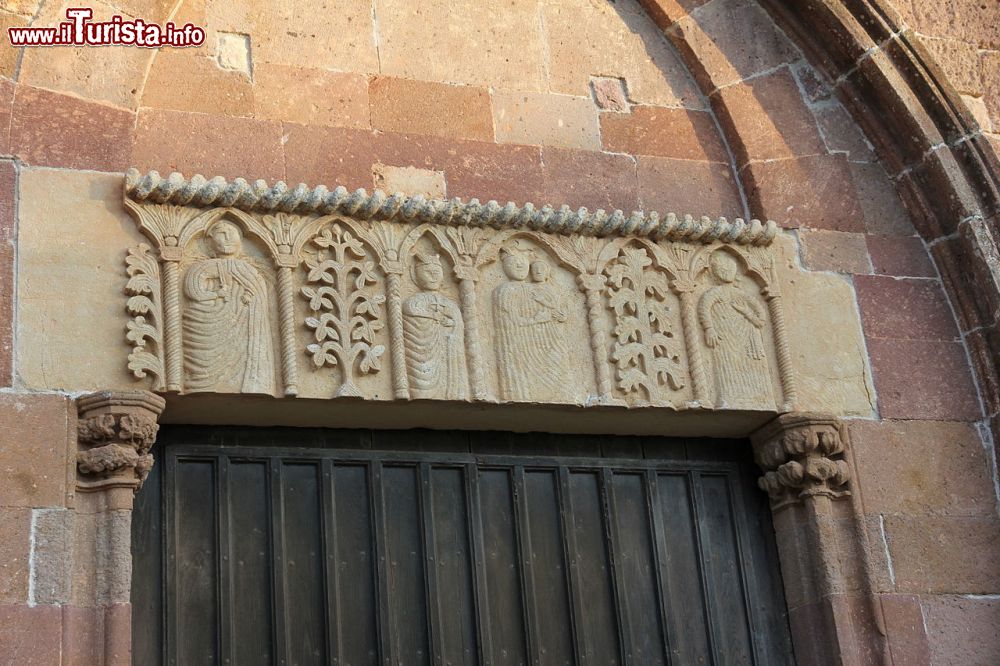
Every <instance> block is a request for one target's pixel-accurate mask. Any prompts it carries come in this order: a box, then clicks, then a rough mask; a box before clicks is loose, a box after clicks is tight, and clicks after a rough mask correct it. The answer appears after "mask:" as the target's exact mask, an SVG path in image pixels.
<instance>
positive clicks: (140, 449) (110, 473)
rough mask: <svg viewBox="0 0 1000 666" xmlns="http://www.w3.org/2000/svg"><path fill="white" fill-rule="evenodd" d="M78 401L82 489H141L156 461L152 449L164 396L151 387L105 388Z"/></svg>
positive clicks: (79, 480)
mask: <svg viewBox="0 0 1000 666" xmlns="http://www.w3.org/2000/svg"><path fill="white" fill-rule="evenodd" d="M76 404H77V412H78V420H77V446H78V450H77V456H76V470H77V490H79V491H81V492H95V491H100V490H106V489H112V488H132V489H134V490H138V489H139V487H140V486H141V485H142V482H143V481H145V479H146V476H147V475H148V474H149V470H150V469H151V468H152V466H153V456H152V455H151V454H150V453H149V450H150V448H151V447H152V446H153V443H154V442H155V441H156V432H157V430H158V429H159V426H158V425H157V422H156V419H157V417H158V416H159V415H160V412H162V411H163V407H164V404H165V402H164V400H163V398H161V397H160V396H158V395H155V394H153V393H149V392H148V391H102V392H100V393H92V394H90V395H86V396H83V397H81V398H79V399H78V400H77V403H76Z"/></svg>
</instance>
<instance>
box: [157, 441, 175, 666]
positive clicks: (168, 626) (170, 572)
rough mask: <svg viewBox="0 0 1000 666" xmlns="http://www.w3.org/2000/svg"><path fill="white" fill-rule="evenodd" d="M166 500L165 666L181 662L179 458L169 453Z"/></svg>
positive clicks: (164, 479) (164, 491)
mask: <svg viewBox="0 0 1000 666" xmlns="http://www.w3.org/2000/svg"><path fill="white" fill-rule="evenodd" d="M164 463H166V465H165V469H164V473H163V501H162V502H161V505H160V506H161V509H162V513H163V518H164V524H163V560H164V567H165V569H164V575H163V596H164V604H165V605H164V613H163V616H164V617H163V645H162V648H163V650H162V654H163V662H164V663H165V664H169V665H171V666H172V665H173V664H176V663H177V506H176V502H177V484H176V482H175V479H176V478H177V458H176V457H175V456H174V455H173V451H170V450H169V449H168V450H167V455H166V459H165V460H164Z"/></svg>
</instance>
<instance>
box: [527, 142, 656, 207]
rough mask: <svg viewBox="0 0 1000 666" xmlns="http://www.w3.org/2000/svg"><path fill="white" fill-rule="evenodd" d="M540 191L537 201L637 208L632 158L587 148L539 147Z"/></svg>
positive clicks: (575, 205)
mask: <svg viewBox="0 0 1000 666" xmlns="http://www.w3.org/2000/svg"><path fill="white" fill-rule="evenodd" d="M542 164H543V165H544V166H543V171H542V194H541V198H540V200H539V202H544V203H549V204H552V205H553V206H559V205H561V204H568V205H569V206H571V207H573V208H574V209H576V208H579V207H580V206H586V207H587V208H589V209H590V210H597V209H598V208H603V209H605V210H608V211H611V210H615V209H621V210H623V211H625V212H627V213H629V212H632V211H634V210H638V209H639V192H638V184H637V182H636V176H635V159H634V158H632V157H629V156H627V155H608V154H607V153H595V152H591V151H586V150H568V149H563V148H543V149H542Z"/></svg>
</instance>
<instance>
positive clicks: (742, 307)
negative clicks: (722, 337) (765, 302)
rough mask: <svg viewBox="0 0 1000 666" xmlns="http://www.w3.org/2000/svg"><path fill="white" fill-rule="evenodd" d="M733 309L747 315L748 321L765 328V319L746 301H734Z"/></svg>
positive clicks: (756, 326)
mask: <svg viewBox="0 0 1000 666" xmlns="http://www.w3.org/2000/svg"><path fill="white" fill-rule="evenodd" d="M733 309H734V310H736V311H737V312H739V313H740V314H741V315H743V316H744V317H746V318H747V321H749V322H750V323H751V324H753V325H754V327H755V328H763V326H764V320H763V319H761V318H760V316H759V315H758V314H757V313H756V312H755V311H754V310H753V308H751V307H750V306H749V305H747V304H746V303H742V302H740V301H736V302H735V303H733Z"/></svg>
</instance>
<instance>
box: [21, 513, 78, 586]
mask: <svg viewBox="0 0 1000 666" xmlns="http://www.w3.org/2000/svg"><path fill="white" fill-rule="evenodd" d="M75 518H76V512H75V511H74V510H73V509H36V510H35V511H34V516H33V533H32V546H31V549H32V558H33V563H34V566H33V567H32V581H31V583H32V592H33V597H34V598H33V601H34V603H37V604H66V603H69V602H70V600H71V597H72V588H73V556H74V552H73V546H74V544H73V537H74V534H73V528H74V526H75V523H76V521H75V520H74V519H75Z"/></svg>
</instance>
